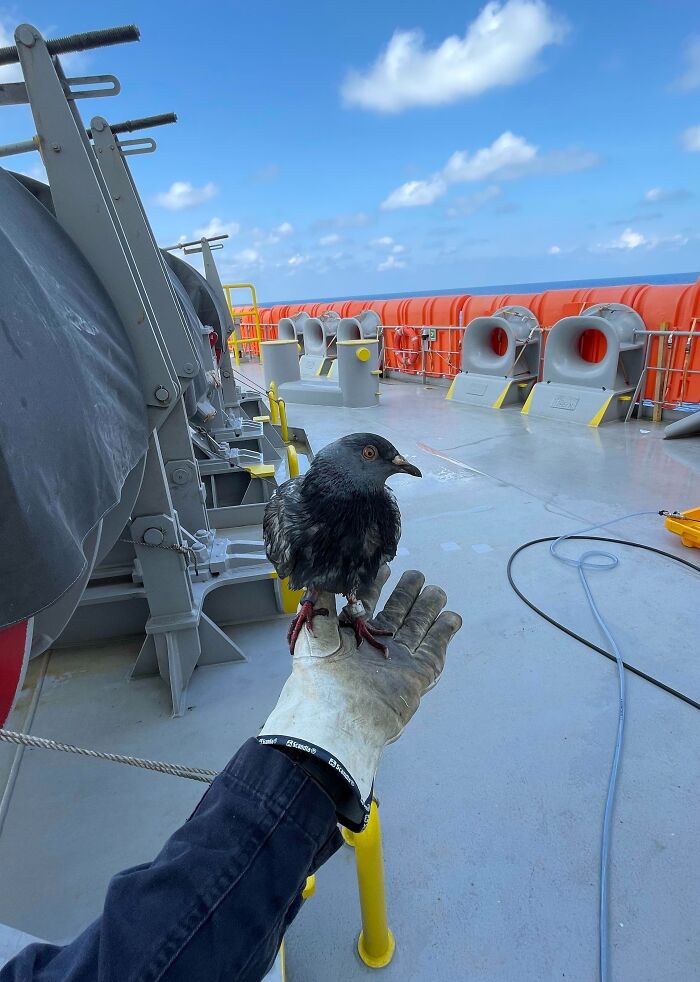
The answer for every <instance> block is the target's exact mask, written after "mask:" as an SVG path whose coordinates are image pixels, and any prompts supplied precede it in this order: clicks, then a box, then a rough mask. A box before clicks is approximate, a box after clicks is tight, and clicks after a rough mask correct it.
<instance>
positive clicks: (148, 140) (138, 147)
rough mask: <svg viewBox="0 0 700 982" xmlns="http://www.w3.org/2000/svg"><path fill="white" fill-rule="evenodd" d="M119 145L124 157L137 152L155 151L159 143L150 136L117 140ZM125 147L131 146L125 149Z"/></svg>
mask: <svg viewBox="0 0 700 982" xmlns="http://www.w3.org/2000/svg"><path fill="white" fill-rule="evenodd" d="M117 146H118V147H119V149H120V150H121V152H122V157H133V155H134V154H136V153H153V152H154V151H155V150H156V148H157V146H158V144H157V143H156V141H155V140H154V139H153V137H150V136H142V137H137V138H136V139H135V140H117ZM124 147H131V148H132V149H131V150H125V149H124Z"/></svg>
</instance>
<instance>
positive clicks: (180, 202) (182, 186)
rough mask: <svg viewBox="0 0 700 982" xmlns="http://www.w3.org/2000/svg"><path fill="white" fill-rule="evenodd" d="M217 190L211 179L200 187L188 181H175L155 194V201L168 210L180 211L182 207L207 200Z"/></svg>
mask: <svg viewBox="0 0 700 982" xmlns="http://www.w3.org/2000/svg"><path fill="white" fill-rule="evenodd" d="M218 191H219V189H218V188H217V186H216V184H213V183H212V182H211V181H210V182H209V183H208V184H204V185H203V186H202V187H201V188H196V187H194V185H192V184H190V182H189V181H175V182H174V183H173V184H171V185H170V187H169V188H168V190H167V191H161V193H160V194H157V195H156V202H157V203H158V204H159V205H160V206H161V207H162V208H168V209H169V210H170V211H182V209H183V208H195V207H196V206H197V205H201V204H203V203H204V202H205V201H209V199H210V198H213V197H214V196H215V195H216V194H218Z"/></svg>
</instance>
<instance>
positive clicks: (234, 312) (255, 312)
mask: <svg viewBox="0 0 700 982" xmlns="http://www.w3.org/2000/svg"><path fill="white" fill-rule="evenodd" d="M222 285H223V288H224V293H225V294H226V303H227V305H228V309H229V311H230V313H231V317H235V318H241V320H242V319H243V318H244V317H248V318H250V317H251V316H252V319H253V326H254V328H255V334H254V335H253V336H252V337H250V336H246V337H245V338H244V337H243V335H241V337H240V339H239V338H237V337H236V335H235V333H234V334H233V335H232V336H231V347H232V350H233V357H234V358H235V360H236V365H240V363H241V357H240V348H243V350H244V351H245V352H247V353H249V354H253V356H254V357H256V358H260V342H261V341H262V340H263V338H262V329H261V327H262V325H261V323H260V310H259V308H258V295H257V293H256V292H255V287H254V285H253V284H252V283H224V284H222ZM232 290H250V296H251V303H250V304H247V305H246V306H245V307H240V308H236V307H234V305H233V302H232V300H231V291H232ZM241 326H242V325H241Z"/></svg>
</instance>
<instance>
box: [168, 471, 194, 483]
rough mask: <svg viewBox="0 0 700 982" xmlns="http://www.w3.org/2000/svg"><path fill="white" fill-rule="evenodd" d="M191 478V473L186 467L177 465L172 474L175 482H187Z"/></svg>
mask: <svg viewBox="0 0 700 982" xmlns="http://www.w3.org/2000/svg"><path fill="white" fill-rule="evenodd" d="M189 479H190V475H189V472H188V470H187V468H186V467H176V468H175V470H174V471H173V472H172V474H171V475H170V480H171V481H172V482H173V484H187V482H188V481H189Z"/></svg>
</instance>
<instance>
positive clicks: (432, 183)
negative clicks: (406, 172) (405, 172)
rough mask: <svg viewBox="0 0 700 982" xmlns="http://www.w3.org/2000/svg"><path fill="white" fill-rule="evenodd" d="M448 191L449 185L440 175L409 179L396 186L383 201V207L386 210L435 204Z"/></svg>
mask: <svg viewBox="0 0 700 982" xmlns="http://www.w3.org/2000/svg"><path fill="white" fill-rule="evenodd" d="M446 191H447V185H446V184H445V182H444V181H443V180H442V179H441V178H439V177H434V178H431V179H430V180H428V181H407V182H406V183H405V184H402V185H401V186H400V187H398V188H395V190H393V191H392V192H391V194H390V195H389V196H388V197H387V198H385V199H384V201H382V204H381V207H382V209H383V210H384V211H393V210H394V209H396V208H421V207H422V206H423V205H432V204H434V203H435V202H436V201H437V200H438V198H441V197H442V196H443V194H444V193H445V192H446Z"/></svg>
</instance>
